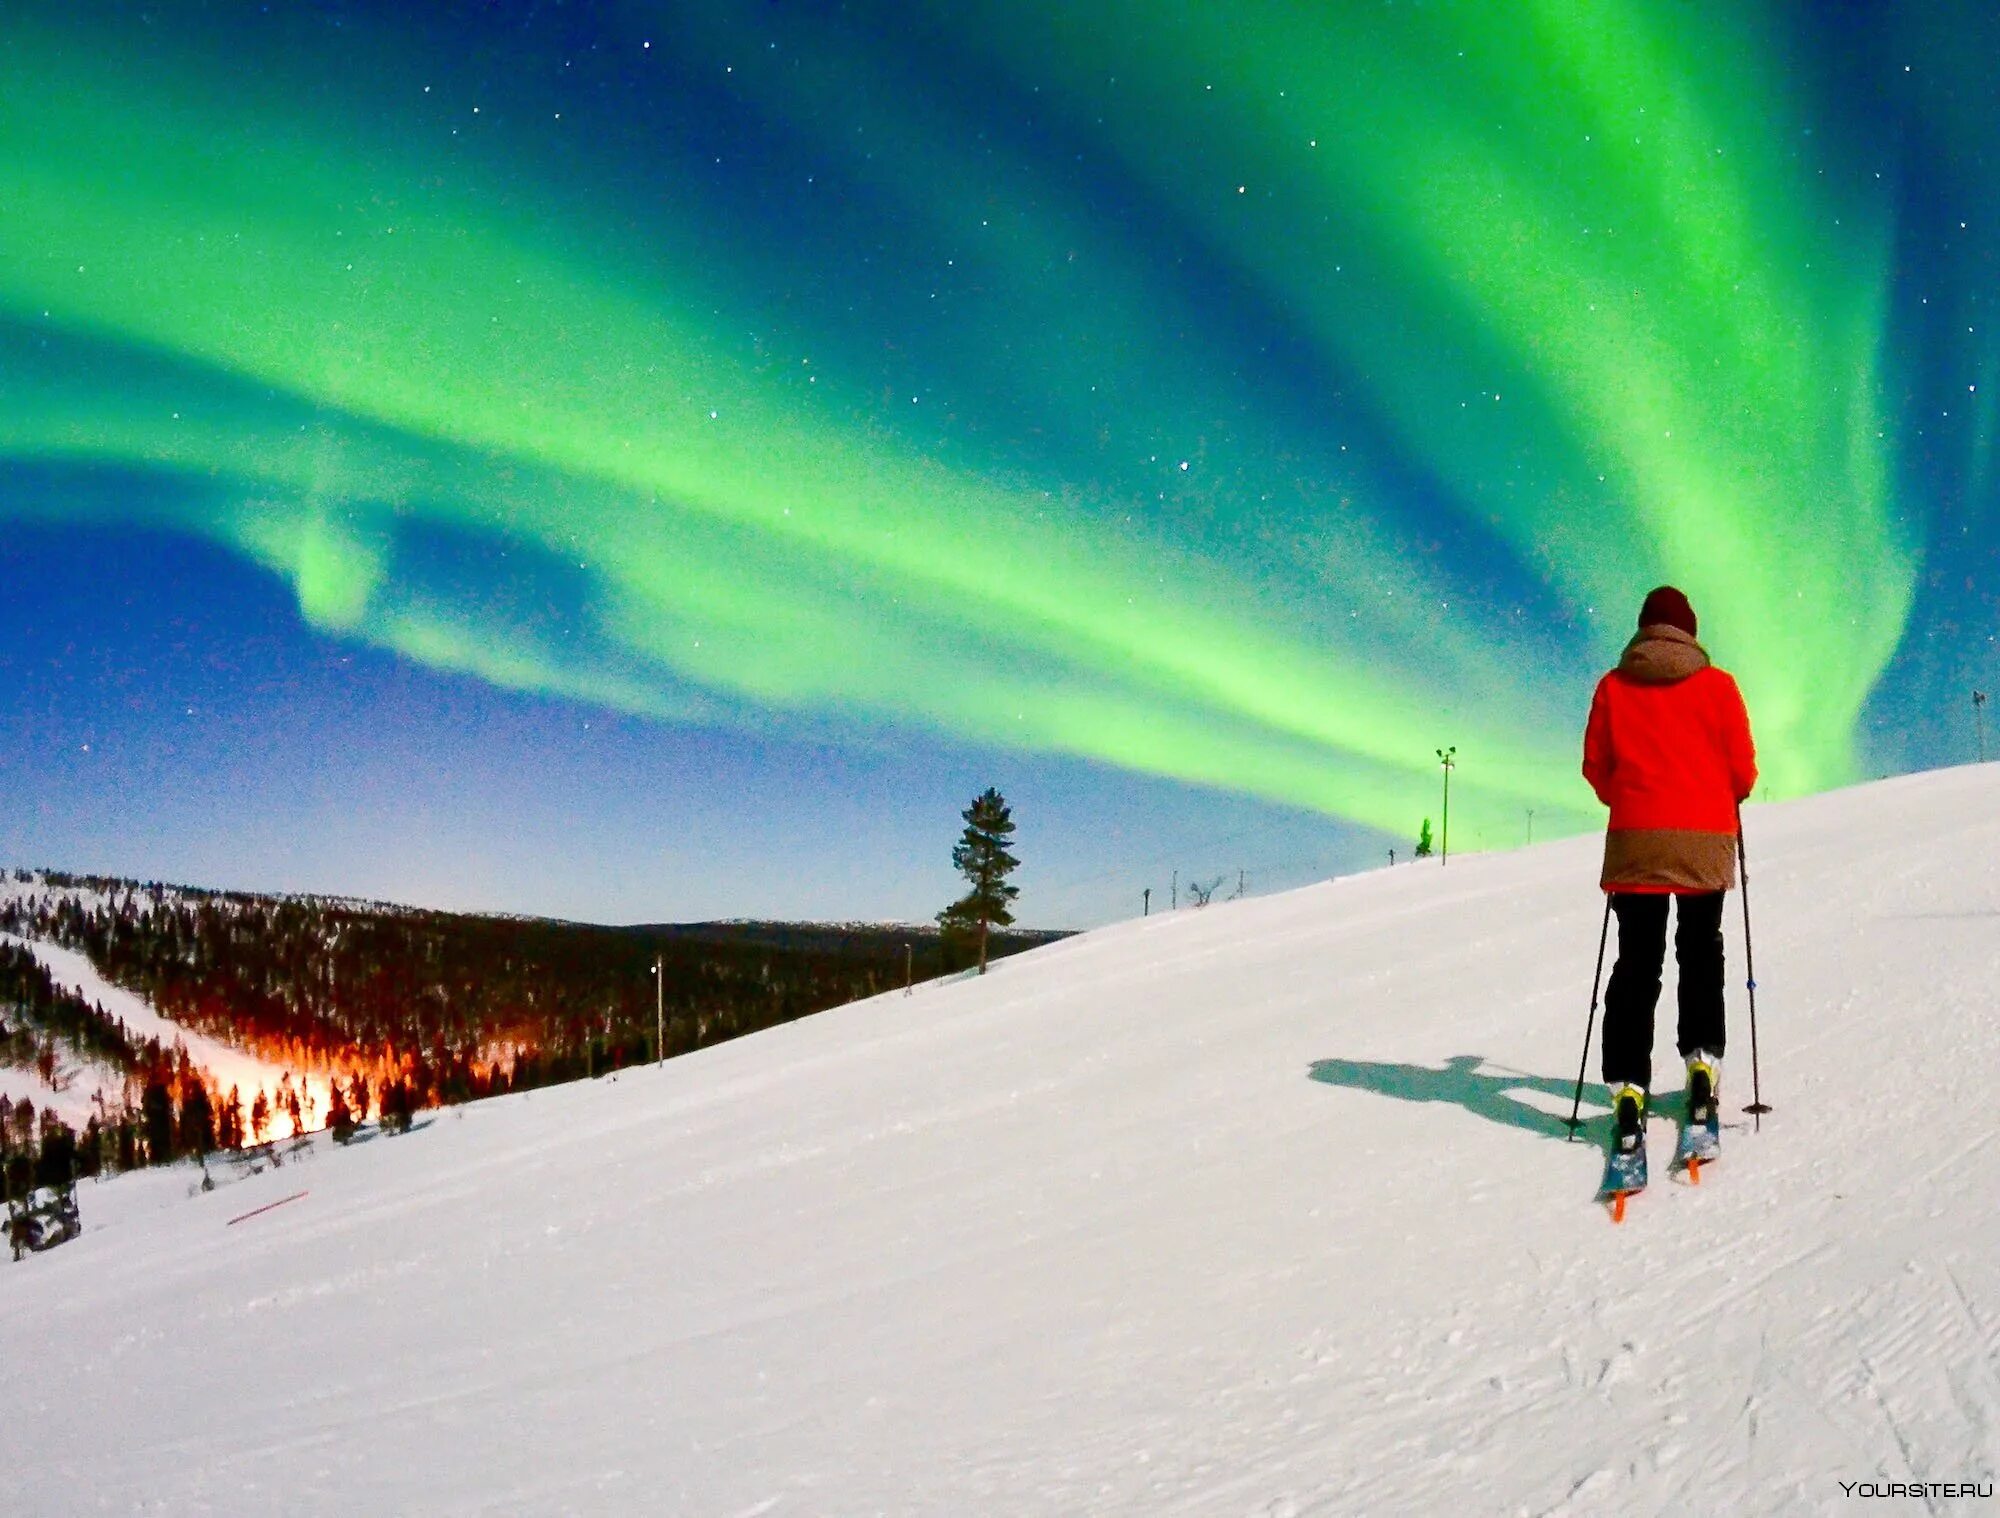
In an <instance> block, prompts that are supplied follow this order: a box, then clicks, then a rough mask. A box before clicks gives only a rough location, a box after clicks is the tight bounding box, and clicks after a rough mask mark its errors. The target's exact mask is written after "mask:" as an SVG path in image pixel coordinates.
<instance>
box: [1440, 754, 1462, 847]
mask: <svg viewBox="0 0 2000 1518" xmlns="http://www.w3.org/2000/svg"><path fill="white" fill-rule="evenodd" d="M1457 752H1458V745H1457V744H1455V743H1454V744H1453V745H1452V746H1451V747H1450V748H1441V749H1439V750H1438V751H1437V756H1438V763H1439V764H1441V765H1443V766H1444V836H1443V837H1441V838H1440V839H1439V840H1438V863H1439V864H1440V865H1443V864H1449V863H1450V862H1451V771H1452V765H1453V762H1454V761H1453V759H1452V755H1454V754H1456V753H1457Z"/></svg>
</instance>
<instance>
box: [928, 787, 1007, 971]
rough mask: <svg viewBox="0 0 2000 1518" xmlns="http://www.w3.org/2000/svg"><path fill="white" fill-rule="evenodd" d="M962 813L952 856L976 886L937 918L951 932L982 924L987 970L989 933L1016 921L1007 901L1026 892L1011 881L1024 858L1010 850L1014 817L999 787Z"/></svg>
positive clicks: (983, 962)
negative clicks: (962, 829)
mask: <svg viewBox="0 0 2000 1518" xmlns="http://www.w3.org/2000/svg"><path fill="white" fill-rule="evenodd" d="M961 815H962V816H963V817H964V818H965V832H964V833H963V834H961V835H960V837H959V841H958V845H957V847H955V848H954V849H953V850H952V851H951V862H952V867H953V868H954V869H956V870H957V871H958V872H959V874H961V875H963V876H964V877H965V879H966V883H967V884H968V885H970V886H971V887H972V889H971V890H970V891H968V892H967V893H966V894H965V895H964V896H961V897H960V898H959V899H958V900H957V901H954V902H953V903H952V904H951V905H950V906H948V907H946V908H945V909H944V910H943V911H942V912H940V913H938V917H937V920H938V925H939V926H940V927H942V928H943V929H944V930H945V932H946V934H947V935H949V934H951V933H953V932H955V931H956V932H970V931H971V930H972V929H973V928H975V927H976V928H977V929H978V931H979V973H980V974H981V975H984V974H985V973H986V940H987V937H988V935H989V933H990V932H991V930H992V929H993V928H994V927H1002V928H1005V927H1011V926H1012V925H1013V922H1014V914H1013V913H1012V912H1010V911H1009V910H1008V909H1007V904H1008V903H1009V902H1011V901H1013V900H1014V898H1015V897H1017V896H1019V895H1020V894H1021V892H1020V889H1019V888H1018V887H1016V886H1010V885H1008V884H1007V876H1008V875H1009V874H1011V873H1012V872H1013V870H1014V868H1015V867H1016V866H1017V865H1019V864H1020V862H1021V861H1020V860H1018V859H1016V858H1015V857H1014V856H1013V855H1012V854H1010V853H1008V852H1007V840H1008V838H1009V837H1011V836H1012V834H1013V832H1014V819H1013V817H1012V816H1010V815H1009V814H1008V811H1007V802H1006V800H1005V798H1003V797H1002V796H1001V794H1000V793H999V792H998V791H996V790H994V789H993V788H992V787H990V786H989V787H987V789H986V790H984V791H982V792H981V793H980V794H979V795H978V796H975V797H974V798H973V801H972V805H971V806H969V807H967V808H966V809H965V811H964V812H963V813H962V814H961Z"/></svg>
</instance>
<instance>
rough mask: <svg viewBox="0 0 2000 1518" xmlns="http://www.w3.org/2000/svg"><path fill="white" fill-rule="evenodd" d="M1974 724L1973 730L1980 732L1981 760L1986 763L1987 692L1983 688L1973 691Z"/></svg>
mask: <svg viewBox="0 0 2000 1518" xmlns="http://www.w3.org/2000/svg"><path fill="white" fill-rule="evenodd" d="M1972 726H1973V730H1974V731H1975V732H1977V733H1978V734H1979V762H1980V763H1981V764H1984V763H1985V762H1986V692H1985V691H1983V690H1976V691H1974V692H1973V693H1972Z"/></svg>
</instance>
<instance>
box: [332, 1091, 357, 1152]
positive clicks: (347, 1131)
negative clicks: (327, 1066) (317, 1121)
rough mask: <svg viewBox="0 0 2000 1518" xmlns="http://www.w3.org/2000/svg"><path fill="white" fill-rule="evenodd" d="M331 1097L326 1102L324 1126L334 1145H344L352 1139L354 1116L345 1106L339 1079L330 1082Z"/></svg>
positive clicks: (345, 1099)
mask: <svg viewBox="0 0 2000 1518" xmlns="http://www.w3.org/2000/svg"><path fill="white" fill-rule="evenodd" d="M332 1093H333V1094H332V1095H331V1096H330V1097H329V1098H328V1100H327V1108H326V1126H327V1128H328V1129H329V1130H330V1131H331V1132H332V1134H333V1141H334V1142H335V1143H336V1144H344V1143H346V1142H347V1141H348V1140H349V1139H351V1138H353V1137H354V1114H353V1112H352V1111H350V1110H349V1108H348V1105H347V1093H346V1092H344V1091H342V1090H341V1089H340V1077H339V1076H335V1077H334V1078H333V1082H332Z"/></svg>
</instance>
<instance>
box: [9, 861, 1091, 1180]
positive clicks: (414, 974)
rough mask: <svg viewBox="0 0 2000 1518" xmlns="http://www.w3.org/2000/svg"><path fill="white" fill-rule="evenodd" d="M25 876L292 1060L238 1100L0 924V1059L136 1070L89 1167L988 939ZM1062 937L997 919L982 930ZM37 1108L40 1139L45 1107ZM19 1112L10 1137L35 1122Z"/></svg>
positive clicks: (154, 977) (251, 1047)
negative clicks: (523, 912)
mask: <svg viewBox="0 0 2000 1518" xmlns="http://www.w3.org/2000/svg"><path fill="white" fill-rule="evenodd" d="M17 879H26V880H29V881H30V882H32V883H41V884H44V885H46V886H48V887H50V888H52V889H50V890H48V891H45V892H43V893H40V894H31V895H26V896H21V897H17V898H15V899H13V900H11V901H8V902H5V903H0V931H4V932H10V933H13V934H16V935H19V936H22V937H26V938H34V939H42V940H47V941H50V942H53V943H57V944H60V945H62V946H64V947H67V948H71V949H75V950H78V951H80V952H81V953H83V954H84V955H86V956H87V957H88V958H89V959H90V961H91V963H92V964H93V965H95V966H96V968H97V969H98V971H99V972H100V973H101V974H102V975H103V976H104V977H105V978H106V979H107V980H109V981H111V982H113V983H114V984H117V985H119V986H122V987H124V988H126V989H127V990H130V991H133V992H135V993H137V994H138V995H140V996H143V997H145V998H146V999H147V1000H148V1001H150V1002H151V1004H152V1005H153V1006H154V1007H155V1008H156V1009H157V1010H158V1011H159V1012H160V1013H161V1014H162V1015H163V1016H165V1017H168V1018H171V1019H172V1020H173V1021H174V1022H176V1023H178V1024H180V1025H182V1026H184V1027H186V1028H189V1029H190V1030H193V1031H196V1032H199V1033H203V1034H206V1035H208V1036H209V1037H211V1038H214V1039H217V1040H218V1041H221V1042H223V1043H226V1044H229V1045H231V1046H233V1047H236V1048H239V1049H242V1050H245V1051H246V1052H249V1053H252V1054H255V1055H256V1056H257V1057H259V1058H260V1059H262V1060H264V1061H266V1062H267V1063H270V1064H272V1065H275V1066H277V1067H280V1068H282V1069H284V1070H286V1071H290V1072H296V1073H297V1074H298V1076H299V1077H300V1078H299V1079H298V1080H296V1081H294V1079H293V1076H292V1075H287V1076H286V1077H285V1080H284V1081H283V1082H281V1083H280V1086H279V1088H278V1089H277V1090H275V1091H273V1092H271V1093H269V1094H268V1095H267V1094H265V1093H263V1092H259V1093H257V1094H256V1096H255V1099H254V1100H253V1101H252V1102H251V1103H250V1104H249V1105H248V1106H247V1107H246V1106H245V1105H244V1103H243V1102H242V1101H241V1100H240V1099H239V1098H238V1096H237V1093H234V1092H217V1091H215V1090H213V1089H211V1088H210V1086H209V1085H208V1084H207V1083H206V1082H205V1080H204V1079H203V1078H202V1076H201V1073H200V1072H199V1071H197V1070H193V1069H192V1068H191V1067H188V1066H187V1065H186V1062H185V1058H184V1056H181V1057H178V1058H177V1054H176V1052H175V1051H167V1050H163V1049H161V1048H160V1047H159V1046H158V1045H157V1044H153V1043H135V1042H134V1041H133V1040H132V1038H131V1035H130V1033H129V1032H128V1031H127V1030H126V1029H125V1027H124V1025H123V1024H122V1023H120V1022H118V1021H117V1020H116V1019H114V1018H109V1017H107V1016H105V1014H104V1013H103V1011H102V1009H101V1008H95V1007H91V1006H89V1005H86V1004H85V1003H83V1002H82V1000H81V999H80V998H77V997H74V996H71V995H69V993H67V992H64V991H62V990H60V988H57V987H55V986H54V985H53V983H52V982H51V981H50V980H49V977H48V975H47V973H46V971H44V970H43V969H42V967H41V966H40V965H39V963H37V962H36V961H35V959H34V957H33V955H32V954H29V953H27V952H26V951H25V950H21V949H15V948H11V947H9V946H6V945H0V949H5V950H6V951H7V952H6V954H5V955H4V957H0V1018H6V1017H7V1014H8V1009H9V1008H10V1007H12V1008H15V1009H17V1010H16V1015H15V1016H14V1018H13V1019H12V1021H10V1022H9V1023H8V1024H7V1026H8V1028H9V1033H8V1034H7V1035H5V1037H7V1038H14V1039H15V1041H14V1042H12V1043H4V1042H0V1058H5V1059H6V1062H8V1063H18V1062H20V1061H18V1060H16V1059H15V1058H13V1054H14V1053H15V1052H20V1053H26V1052H28V1050H29V1047H30V1045H31V1044H32V1045H33V1047H34V1050H35V1054H36V1057H39V1054H40V1051H41V1049H42V1048H43V1047H44V1046H45V1045H48V1044H50V1043H52V1041H53V1039H54V1038H55V1037H58V1036H59V1037H60V1038H61V1039H62V1040H63V1041H65V1042H67V1043H69V1044H70V1045H72V1046H73V1047H75V1048H76V1049H78V1050H79V1052H83V1053H87V1054H88V1055H89V1056H90V1057H92V1058H96V1059H99V1060H101V1061H102V1062H104V1063H107V1064H110V1065H113V1066H115V1067H116V1068H118V1069H120V1070H125V1071H128V1072H130V1074H131V1076H132V1077H133V1083H134V1085H133V1088H134V1089H135V1090H136V1093H137V1095H136V1099H135V1100H134V1101H133V1102H132V1103H131V1104H130V1105H129V1107H128V1108H126V1109H123V1110H120V1111H118V1112H109V1113H106V1114H105V1116H104V1120H103V1122H102V1123H101V1124H97V1125H96V1126H97V1128H98V1129H99V1130H100V1131H98V1132H96V1133H93V1134H91V1135H82V1136H79V1137H78V1145H79V1150H80V1151H81V1150H85V1149H89V1150H91V1151H92V1153H93V1154H94V1155H95V1156H96V1158H95V1159H93V1158H89V1157H86V1158H83V1159H81V1160H80V1161H79V1173H83V1174H90V1173H94V1170H93V1167H94V1166H96V1165H99V1164H103V1163H104V1156H105V1155H106V1154H107V1153H108V1154H109V1155H110V1156H111V1166H112V1168H123V1167H125V1166H126V1165H127V1164H138V1163H148V1162H157V1161H159V1160H160V1159H164V1158H171V1157H174V1156H176V1155H181V1154H197V1153H202V1152H205V1151H206V1150H207V1149H211V1148H218V1147H220V1148H230V1147H235V1146H237V1145H239V1144H242V1143H246V1142H255V1141H256V1140H258V1139H260V1138H262V1137H264V1136H266V1135H267V1134H268V1133H269V1132H270V1131H272V1128H273V1125H274V1124H276V1123H277V1122H278V1121H279V1120H280V1119H282V1120H284V1121H288V1122H290V1123H292V1124H293V1125H295V1126H296V1127H298V1128H301V1129H303V1128H308V1127H317V1126H320V1125H321V1123H322V1121H324V1123H325V1125H327V1126H331V1127H335V1128H336V1129H338V1128H341V1127H345V1126H349V1125H351V1124H353V1123H356V1122H359V1121H361V1120H364V1119H366V1118H367V1117H368V1116H369V1115H370V1113H371V1112H377V1113H380V1114H382V1115H385V1116H387V1117H389V1118H390V1119H391V1120H392V1121H397V1120H400V1121H403V1122H407V1120H408V1115H409V1114H410V1113H412V1112H414V1111H418V1110H421V1109H423V1108H425V1107H430V1106H435V1105H438V1104H441V1103H448V1102H456V1101H464V1100H468V1099H471V1098H475V1097H482V1096H488V1095H493V1094H497V1093H500V1092H505V1091H513V1090H522V1089H527V1088H531V1087H535V1086H542V1085H548V1084H551V1083H553V1082H558V1081H566V1080H573V1079H577V1078H579V1077H587V1076H593V1075H601V1074H604V1073H606V1072H608V1071H612V1070H616V1069H619V1068H620V1067H622V1066H625V1065H630V1064H634V1063H643V1062H646V1061H650V1060H652V1059H653V1058H655V1057H656V1056H658V1055H660V1054H664V1055H666V1056H669V1057H671V1056H673V1055H677V1054H684V1053H687V1052H689V1051H690V1050H694V1049H699V1048H703V1047H705V1046H707V1045H710V1044H715V1043H719V1042H722V1041H723V1040H726V1039H730V1038H735V1037H737V1036H739V1035H741V1034H745V1033H751V1032H755V1031H757V1030H759V1029H762V1028H769V1027H772V1026H775V1025H777V1024H779V1023H783V1022H789V1021H791V1020H793V1019H795V1018H799V1017H804V1016H806V1015H808V1014H810V1013H813V1012H818V1011H822V1010H824V1009H826V1008H828V1007H833V1006H838V1005H840V1004H842V1003H845V1002H849V1001H854V1000H856V999H858V998H861V997H865V996H870V995H874V994H877V993H879V992H882V991H886V990H890V989H893V988H896V987H899V986H901V985H902V984H903V983H904V978H905V976H906V975H914V976H916V977H918V978H929V977H931V976H935V975H938V974H941V973H945V972H946V971H948V970H950V969H953V968H957V967H958V965H959V964H960V963H964V962H966V961H969V960H970V959H971V958H973V957H975V956H976V955H977V954H978V952H979V949H978V945H977V944H976V943H973V942H966V941H964V940H960V939H956V938H955V937H947V936H945V935H941V934H939V933H937V932H935V931H931V932H926V931H923V930H920V929H904V928H898V927H890V928H837V927H828V926H820V925H803V926H791V925H786V924H727V923H716V924H703V925H695V926H681V927H659V928H645V927H638V928H612V927H596V926H588V925H582V924H575V923H563V922H552V921H548V920H544V919H534V918H510V917H479V916H462V915H458V914H453V913H445V912H429V911H414V910H406V909H401V908H396V907H390V906H384V905H380V904H374V903H364V902H355V901H349V900H330V899H323V898H293V897H283V898H279V897H261V896H251V895H243V894H235V893H218V892H204V891H196V890H188V889H185V888H180V887H169V886H165V885H160V884H140V883H136V882H132V881H125V880H115V879H104V878H101V877H91V876H71V875H61V874H56V873H52V872H51V873H43V874H41V875H39V876H34V877H28V876H22V875H21V874H20V873H19V872H17ZM996 917H997V914H996ZM1057 936H1060V935H1052V934H1032V933H1022V934H1007V933H994V934H993V935H992V936H991V952H992V953H993V954H995V955H999V954H1006V953H1012V952H1017V951H1018V950H1020V949H1023V948H1027V947H1030V946H1032V945H1034V944H1036V943H1041V942H1046V941H1048V940H1049V939H1050V938H1052V937H1057ZM656 956H657V957H658V958H659V959H660V960H661V961H662V963H663V965H664V969H665V975H664V987H665V991H664V995H665V1012H666V1016H665V1019H664V1022H665V1027H664V1038H663V1040H662V1045H663V1047H662V1048H660V1049H655V1047H654V1044H655V990H654V983H653V976H652V967H653V963H654V960H655V958H656ZM9 976H11V979H10V978H6V977H9ZM17 1025H18V1026H19V1027H20V1029H21V1030H22V1031H21V1034H20V1035H19V1037H18V1038H17V1037H16V1036H15V1035H14V1034H13V1032H12V1029H13V1028H14V1027H15V1026H17ZM30 1027H32V1028H34V1029H37V1030H41V1032H40V1033H39V1034H36V1033H30V1032H28V1031H27V1030H28V1029H29V1028H30ZM23 1040H26V1041H25V1042H24V1041H23ZM308 1073H309V1074H311V1075H312V1076H313V1077H314V1085H315V1086H316V1087H320V1088H325V1087H329V1086H330V1088H331V1090H330V1093H329V1101H328V1102H327V1104H326V1109H325V1110H324V1112H321V1111H319V1110H318V1109H316V1108H315V1107H313V1106H312V1098H311V1096H310V1095H309V1093H308V1090H307V1083H306V1081H305V1080H304V1079H303V1077H304V1076H305V1075H306V1074H308ZM29 1126H32V1127H33V1128H34V1129H35V1132H36V1134H37V1138H36V1140H35V1145H34V1147H36V1148H37V1149H38V1150H39V1152H41V1153H43V1154H46V1152H47V1151H46V1145H43V1144H41V1142H40V1139H39V1133H40V1131H41V1126H42V1125H41V1120H40V1119H39V1118H35V1119H33V1120H32V1122H31V1123H30V1124H29ZM9 1131H12V1132H14V1133H16V1135H17V1139H18V1135H19V1133H20V1132H22V1131H23V1128H22V1124H21V1123H20V1122H18V1121H17V1122H16V1123H15V1124H14V1125H13V1128H12V1129H11V1130H9ZM107 1135H108V1137H107ZM23 1147H27V1146H26V1145H23ZM10 1152H12V1151H10Z"/></svg>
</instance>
